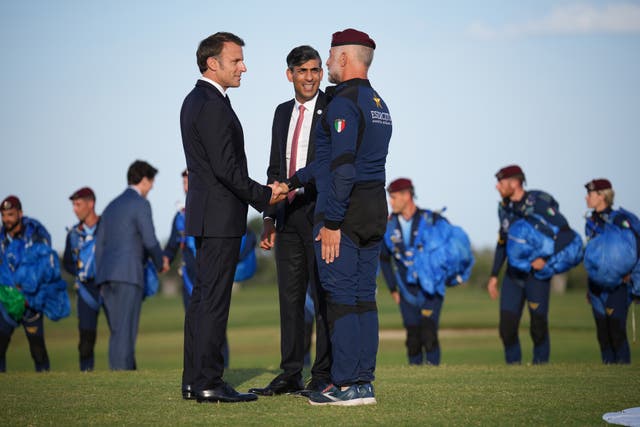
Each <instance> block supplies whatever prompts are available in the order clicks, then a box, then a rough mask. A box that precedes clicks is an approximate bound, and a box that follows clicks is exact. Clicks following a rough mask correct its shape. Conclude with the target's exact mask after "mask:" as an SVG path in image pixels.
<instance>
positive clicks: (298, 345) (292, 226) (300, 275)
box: [275, 199, 331, 381]
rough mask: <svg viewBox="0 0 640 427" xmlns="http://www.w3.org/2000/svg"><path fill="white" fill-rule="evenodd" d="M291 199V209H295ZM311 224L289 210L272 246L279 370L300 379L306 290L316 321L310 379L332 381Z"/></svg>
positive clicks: (300, 211)
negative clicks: (277, 306) (277, 295)
mask: <svg viewBox="0 0 640 427" xmlns="http://www.w3.org/2000/svg"><path fill="white" fill-rule="evenodd" d="M295 205H296V200H295V199H294V203H293V205H291V207H292V208H295ZM313 241H314V236H313V224H312V223H311V221H310V220H309V218H308V216H307V215H306V212H305V209H304V208H302V207H301V208H300V209H292V210H291V211H290V212H288V215H287V220H286V223H285V225H284V227H283V229H282V231H279V232H278V234H277V237H276V243H275V255H276V269H277V273H278V294H279V300H280V354H281V362H280V368H281V369H282V370H283V371H284V372H283V374H282V375H283V376H284V377H287V378H296V379H297V378H300V377H301V375H302V369H303V366H304V356H305V341H304V337H305V319H304V306H305V300H306V293H307V288H309V289H311V297H312V299H313V303H314V307H315V317H316V357H315V361H314V364H313V367H312V368H311V375H312V377H313V378H315V379H318V380H324V381H329V380H330V379H331V372H330V371H331V351H330V345H329V342H330V337H329V331H328V325H327V320H326V319H327V317H326V313H327V311H326V310H327V308H326V302H325V297H324V290H323V289H322V287H321V286H320V279H319V278H318V268H317V266H316V261H315V251H314V245H313Z"/></svg>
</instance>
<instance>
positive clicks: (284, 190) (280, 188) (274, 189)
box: [268, 181, 289, 205]
mask: <svg viewBox="0 0 640 427" xmlns="http://www.w3.org/2000/svg"><path fill="white" fill-rule="evenodd" d="M268 187H271V200H270V201H269V204H270V205H275V204H276V203H279V202H281V201H283V200H284V199H286V198H287V194H288V193H289V187H287V185H286V184H285V183H283V182H278V181H274V182H273V183H271V184H269V185H268Z"/></svg>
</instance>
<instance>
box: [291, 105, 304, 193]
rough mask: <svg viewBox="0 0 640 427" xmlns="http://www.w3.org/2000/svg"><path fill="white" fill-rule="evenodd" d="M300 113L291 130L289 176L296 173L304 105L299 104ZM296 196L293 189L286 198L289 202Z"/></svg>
mask: <svg viewBox="0 0 640 427" xmlns="http://www.w3.org/2000/svg"><path fill="white" fill-rule="evenodd" d="M299 109H300V114H298V121H297V122H296V128H295V130H294V131H293V138H292V139H291V156H290V158H289V176H288V178H291V177H292V176H293V175H294V174H295V173H296V162H297V160H298V138H299V137H300V129H301V128H302V122H303V120H304V110H305V108H304V105H302V104H300V107H299ZM294 197H296V192H295V191H290V192H289V194H287V199H289V203H291V202H292V201H293V198H294Z"/></svg>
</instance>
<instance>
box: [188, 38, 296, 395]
mask: <svg viewBox="0 0 640 427" xmlns="http://www.w3.org/2000/svg"><path fill="white" fill-rule="evenodd" d="M242 46H244V41H243V40H242V39H241V38H239V37H238V36H236V35H234V34H231V33H223V32H219V33H215V34H213V35H211V36H209V37H207V38H206V39H204V40H203V41H202V42H200V45H199V46H198V50H197V52H196V58H197V62H198V68H199V70H200V72H201V73H202V77H201V78H200V79H199V80H198V82H197V83H196V86H195V88H193V90H192V91H191V92H190V93H189V94H188V95H187V97H186V98H185V100H184V102H183V104H182V109H181V111H180V127H181V130H182V146H183V148H184V153H185V158H186V160H187V169H188V170H189V191H188V192H187V204H186V211H185V220H186V227H185V230H186V234H187V235H189V236H194V237H195V238H196V280H195V284H194V288H193V293H192V294H191V301H190V302H189V307H187V313H186V316H185V326H184V333H185V336H184V370H183V374H182V396H183V398H185V399H197V400H198V402H248V401H252V400H256V399H257V396H256V395H255V394H251V393H238V392H237V391H236V390H234V389H233V387H231V386H230V385H229V384H227V383H226V382H225V381H224V380H223V379H222V374H223V371H224V360H223V357H222V345H223V342H224V340H225V334H226V330H227V321H228V318H229V305H230V303H231V287H232V285H233V278H234V276H235V270H236V265H237V264H238V257H239V255H240V246H241V242H242V236H243V235H244V233H245V231H246V228H247V209H248V205H251V206H253V207H254V208H255V209H256V210H258V211H260V212H262V211H263V210H264V209H265V208H266V207H267V206H268V205H269V203H274V202H278V201H280V200H283V199H284V197H286V193H285V194H282V190H281V189H280V188H276V187H277V184H278V183H274V184H271V185H270V186H264V185H260V184H259V183H258V182H256V181H254V180H252V179H251V178H249V175H248V172H247V157H246V155H245V152H244V135H243V132H242V125H241V124H240V120H238V117H237V116H236V114H235V112H234V111H233V108H232V107H231V102H230V101H229V97H228V96H227V89H228V88H230V87H238V86H240V79H241V76H242V73H244V72H245V71H247V68H246V67H245V65H244V56H243V52H242ZM269 187H271V188H269ZM274 190H275V191H274ZM281 194H282V195H281ZM280 195H281V196H280ZM272 196H274V197H273V198H272ZM279 196H280V197H279Z"/></svg>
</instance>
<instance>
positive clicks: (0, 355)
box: [0, 309, 49, 372]
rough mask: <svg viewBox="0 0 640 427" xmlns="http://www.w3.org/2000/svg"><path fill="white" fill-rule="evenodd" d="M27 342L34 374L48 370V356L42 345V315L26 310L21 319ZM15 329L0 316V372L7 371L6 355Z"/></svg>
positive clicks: (43, 344)
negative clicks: (34, 369)
mask: <svg viewBox="0 0 640 427" xmlns="http://www.w3.org/2000/svg"><path fill="white" fill-rule="evenodd" d="M22 326H23V327H24V332H25V335H26V336H27V341H29V351H30V352H31V358H32V359H33V362H34V364H35V368H36V372H43V371H48V370H49V355H48V353H47V348H46V346H45V343H44V317H43V315H42V313H36V312H33V311H31V310H30V309H27V311H26V312H25V315H24V317H23V319H22ZM14 329H15V323H14V324H13V325H10V324H9V323H7V321H5V320H4V319H3V317H2V316H0V372H5V371H6V369H7V362H6V354H7V348H8V347H9V342H10V341H11V335H13V331H14Z"/></svg>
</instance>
